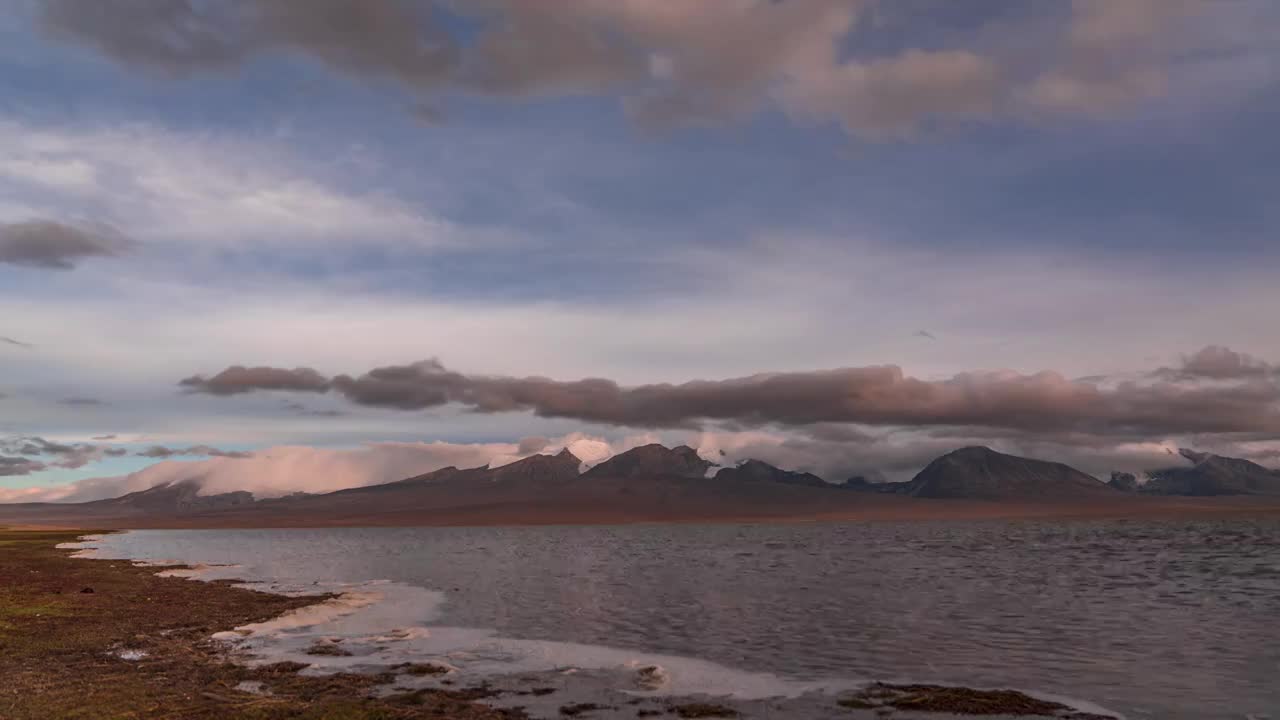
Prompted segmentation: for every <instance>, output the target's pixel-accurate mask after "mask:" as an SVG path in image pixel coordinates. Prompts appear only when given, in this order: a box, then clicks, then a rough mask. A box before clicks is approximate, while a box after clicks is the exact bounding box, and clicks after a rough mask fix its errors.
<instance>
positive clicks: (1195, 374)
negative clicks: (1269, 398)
mask: <svg viewBox="0 0 1280 720" xmlns="http://www.w3.org/2000/svg"><path fill="white" fill-rule="evenodd" d="M1154 374H1155V375H1156V376H1159V377H1165V378H1172V379H1176V380H1194V379H1206V380H1241V379H1250V378H1253V379H1264V378H1267V377H1270V376H1275V377H1277V378H1280V367H1276V366H1274V365H1271V364H1270V363H1266V362H1263V361H1262V360H1259V359H1258V358H1255V357H1253V356H1252V355H1249V354H1247V353H1240V352H1236V351H1234V350H1232V349H1230V348H1227V347H1223V346H1221V345H1209V346H1206V347H1204V348H1201V349H1200V350H1198V351H1196V352H1194V353H1192V354H1191V355H1184V356H1183V357H1182V364H1181V365H1180V366H1179V367H1176V368H1160V369H1159V370H1156V371H1155V373H1154Z"/></svg>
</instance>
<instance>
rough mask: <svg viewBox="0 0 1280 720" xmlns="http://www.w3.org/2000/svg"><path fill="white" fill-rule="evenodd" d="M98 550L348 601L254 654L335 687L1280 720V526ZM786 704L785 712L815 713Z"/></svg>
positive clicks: (163, 534) (1027, 527)
mask: <svg viewBox="0 0 1280 720" xmlns="http://www.w3.org/2000/svg"><path fill="white" fill-rule="evenodd" d="M91 544H92V545H94V546H96V547H97V552H96V554H97V555H99V556H102V557H115V558H130V559H134V560H144V561H152V562H161V561H176V562H181V563H185V564H192V565H197V564H201V565H213V566H215V567H211V568H206V569H204V570H203V573H202V575H203V576H204V577H235V578H241V579H244V580H247V581H254V582H266V583H268V584H269V585H270V587H272V588H277V589H281V590H284V591H293V592H297V591H306V590H311V591H319V590H337V591H341V592H348V593H350V595H349V598H350V599H352V602H350V603H349V605H350V607H349V608H346V609H345V610H344V609H342V608H332V609H333V610H334V612H333V613H332V615H333V617H325V618H319V619H318V620H325V622H318V620H317V622H318V624H315V625H307V626H306V627H300V626H290V627H283V628H272V629H273V630H275V631H276V632H274V633H264V634H263V637H262V638H256V639H254V640H253V641H252V643H250V644H251V645H252V648H251V649H252V650H253V651H255V652H257V653H259V654H260V655H261V656H263V657H267V658H271V659H281V658H286V657H288V658H292V659H298V657H299V654H300V653H301V652H302V651H303V649H304V648H305V646H306V644H307V643H312V642H314V641H315V639H316V638H317V637H322V636H323V637H326V638H337V639H342V640H344V641H345V642H346V643H347V647H349V648H351V649H352V655H351V656H347V657H335V658H325V659H324V660H323V662H322V664H324V663H327V665H323V666H325V667H330V668H332V669H348V668H355V669H373V668H375V667H377V666H380V665H387V664H395V663H397V662H404V661H406V660H419V659H425V658H432V659H440V660H442V661H445V662H448V663H449V664H450V665H451V666H453V667H455V668H458V669H459V671H460V672H463V673H469V674H471V675H473V676H485V677H499V676H504V675H516V674H519V673H560V674H561V675H563V674H564V673H565V672H566V668H573V669H575V670H576V669H578V668H581V669H582V671H583V677H584V678H585V677H591V678H594V680H593V681H594V682H596V683H597V684H599V683H601V682H615V683H616V682H620V681H619V680H618V677H621V676H614V675H610V674H609V673H610V672H611V670H610V669H611V668H616V667H621V666H625V667H629V668H634V667H637V666H638V665H640V664H650V663H651V664H654V665H659V666H661V667H662V668H663V672H664V682H663V687H662V688H661V689H662V691H665V692H672V693H679V694H693V693H711V694H731V695H733V696H735V697H739V698H742V699H744V700H752V699H760V698H766V697H769V696H772V695H781V696H784V697H785V696H801V695H806V694H809V695H812V694H813V693H815V692H818V693H820V692H837V691H838V690H839V689H840V688H842V687H847V686H848V684H849V683H857V682H864V681H866V680H868V679H877V680H913V681H929V682H943V683H954V684H959V685H966V686H972V687H1011V688H1017V689H1022V690H1028V691H1034V692H1037V693H1040V694H1045V695H1047V696H1051V697H1059V698H1074V699H1079V700H1082V701H1087V702H1088V703H1091V704H1092V705H1093V706H1098V707H1101V708H1106V709H1108V710H1111V711H1115V712H1118V713H1123V714H1125V715H1127V716H1128V717H1130V718H1143V717H1151V718H1187V719H1192V718H1194V719H1196V720H1203V719H1205V718H1224V719H1225V718H1244V717H1246V716H1247V715H1248V714H1254V715H1260V714H1266V713H1272V714H1273V716H1280V715H1275V714H1277V713H1280V681H1278V680H1277V678H1280V520H1275V519H1266V520H1234V519H1233V520H1231V521H1196V522H1151V521H1105V522H1104V521H1094V522H1062V521H1055V522H1007V521H1001V522H986V521H984V522H904V523H892V522H868V523H821V524H778V525H630V526H614V527H609V526H603V527H476V528H367V529H366V528H347V529H316V530H307V529H294V530H282V529H271V530H199V531H176V530H175V531H150V530H148V531H133V532H129V533H125V534H119V535H112V536H107V537H104V538H101V539H98V540H95V541H94V542H92V543H91ZM226 565H230V567H225V566H226ZM304 661H306V662H319V661H318V659H317V658H305V659H304ZM601 678H605V680H602V679H601ZM792 705H795V704H794V703H793V704H792ZM792 705H788V704H787V703H785V702H780V703H775V704H774V705H773V706H771V707H772V713H771V714H768V715H767V716H768V717H779V718H780V717H787V716H794V717H811V716H813V715H811V714H807V712H808V711H805V710H803V709H793V710H791V711H788V708H789V707H792ZM745 707H748V708H749V706H745ZM795 707H796V708H801V707H802V706H801V705H795ZM748 714H749V713H748Z"/></svg>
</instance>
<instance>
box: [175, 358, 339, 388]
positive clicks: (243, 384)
mask: <svg viewBox="0 0 1280 720" xmlns="http://www.w3.org/2000/svg"><path fill="white" fill-rule="evenodd" d="M178 384H179V385H181V386H183V387H185V388H187V389H188V390H189V391H190V392H199V393H208V394H210V395H236V394H238V393H245V392H251V391H253V390H292V391H295V392H327V391H328V389H329V381H328V380H327V379H326V378H325V377H324V376H322V375H321V374H320V373H318V372H316V371H315V370H312V369H311V368H294V369H292V370H288V369H285V368H273V367H244V366H243V365H233V366H231V367H229V368H227V369H226V370H223V371H222V372H220V373H218V374H217V375H214V376H213V377H210V378H206V377H203V376H200V375H193V376H191V377H189V378H184V379H183V380H182V381H180V382H179V383H178Z"/></svg>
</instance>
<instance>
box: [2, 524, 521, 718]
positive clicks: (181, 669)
mask: <svg viewBox="0 0 1280 720" xmlns="http://www.w3.org/2000/svg"><path fill="white" fill-rule="evenodd" d="M84 533H85V531H83V530H80V531H49V530H40V531H37V530H25V531H23V530H0V718H4V719H5V720H59V719H62V718H66V719H68V720H72V719H78V718H84V719H86V720H88V719H92V720H117V719H118V720H133V719H135V718H156V719H160V718H167V719H172V720H179V719H181V720H205V719H209V720H212V719H213V718H244V719H252V720H275V719H277V718H301V719H312V720H357V719H360V720H384V719H385V720H393V719H400V718H456V719H457V720H496V719H498V718H518V717H524V715H523V713H520V712H518V711H510V710H497V709H493V708H489V707H485V706H481V705H478V704H475V703H473V702H470V699H474V697H475V694H474V693H472V692H470V691H467V690H461V691H456V692H455V691H435V690H431V691H418V692H415V693H411V694H408V695H399V696H391V697H384V698H374V697H371V696H370V695H369V693H370V691H371V690H372V689H373V688H374V687H375V686H377V685H379V684H385V683H389V682H392V681H393V680H394V678H395V674H394V673H384V674H383V675H381V676H369V675H354V674H338V675H329V676H324V677H304V676H300V675H298V671H299V670H300V669H302V668H304V667H306V666H305V665H300V664H296V663H282V664H277V665H272V666H267V667H262V668H256V669H250V668H247V667H244V666H242V665H238V664H235V663H233V662H231V658H230V657H229V656H228V655H227V653H226V650H225V648H223V647H222V646H221V645H219V644H218V643H215V642H213V641H211V640H209V636H210V635H211V634H213V633H215V632H219V631H224V630H230V629H232V628H234V627H236V626H238V625H244V624H247V623H251V622H260V621H263V620H267V619H270V618H272V617H275V616H278V615H280V614H281V613H284V612H286V611H288V610H292V609H294V608H297V607H301V606H303V605H307V604H310V603H313V602H316V598H290V597H284V596H280V595H271V594H267V593H260V592H255V591H252V590H246V589H242V588H235V587H232V586H231V585H230V584H229V583H204V582H191V581H189V580H184V579H180V578H161V577H157V576H156V575H155V571H156V568H141V567H134V566H133V565H131V564H130V563H127V562H118V561H105V560H98V561H86V560H77V559H73V558H71V557H69V553H68V552H66V551H62V550H57V549H55V547H54V546H55V545H56V544H57V543H61V542H70V541H74V540H75V539H76V538H77V536H79V535H83V534H84ZM84 590H92V592H83V591H84ZM121 650H133V651H138V652H141V653H145V656H144V657H142V659H140V660H136V661H128V660H123V659H121V658H120V657H119V656H118V654H117V653H119V651H121ZM243 681H258V682H261V683H263V685H264V687H265V689H266V690H267V691H268V692H269V693H270V694H269V695H256V694H251V693H248V692H242V691H240V690H237V689H236V686H237V685H238V684H239V683H241V682H243Z"/></svg>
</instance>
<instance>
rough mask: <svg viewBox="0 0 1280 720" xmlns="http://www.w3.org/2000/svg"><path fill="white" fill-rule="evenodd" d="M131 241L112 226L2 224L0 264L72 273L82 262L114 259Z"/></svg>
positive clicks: (31, 222)
mask: <svg viewBox="0 0 1280 720" xmlns="http://www.w3.org/2000/svg"><path fill="white" fill-rule="evenodd" d="M131 244H132V243H131V241H130V240H129V239H128V238H126V237H125V236H123V235H121V234H120V233H119V231H117V230H116V229H114V228H112V227H111V226H109V225H102V224H98V225H86V226H83V227H77V226H74V225H67V224H65V223H61V222H57V221H54V220H28V221H26V222H17V223H0V263H9V264H11V265H20V266H24V267H33V268H40V269H45V270H70V269H72V268H74V267H75V266H76V263H77V262H79V261H80V260H83V259H85V258H90V257H111V256H114V255H119V254H120V253H122V252H124V251H125V250H127V249H128V248H129V247H130V245H131Z"/></svg>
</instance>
